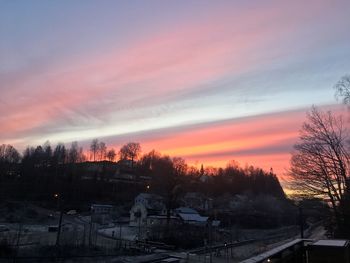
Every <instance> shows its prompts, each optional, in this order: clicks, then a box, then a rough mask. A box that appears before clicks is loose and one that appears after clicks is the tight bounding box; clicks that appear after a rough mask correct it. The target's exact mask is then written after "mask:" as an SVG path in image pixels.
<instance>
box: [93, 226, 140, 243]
mask: <svg viewBox="0 0 350 263" xmlns="http://www.w3.org/2000/svg"><path fill="white" fill-rule="evenodd" d="M120 228H121V229H120ZM120 230H121V238H122V239H125V240H130V241H134V240H135V239H136V236H137V233H138V229H137V227H130V226H114V227H109V228H104V229H100V230H99V231H98V232H99V233H101V234H104V235H107V236H110V237H113V236H114V237H116V238H119V235H120Z"/></svg>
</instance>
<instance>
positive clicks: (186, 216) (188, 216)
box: [175, 207, 208, 226]
mask: <svg viewBox="0 0 350 263" xmlns="http://www.w3.org/2000/svg"><path fill="white" fill-rule="evenodd" d="M175 214H176V215H177V216H178V217H179V218H180V219H181V221H182V222H183V223H184V224H190V225H196V226H206V225H207V223H208V217H207V216H201V215H200V214H199V213H198V212H197V211H196V210H194V209H192V208H189V207H179V208H176V209H175Z"/></svg>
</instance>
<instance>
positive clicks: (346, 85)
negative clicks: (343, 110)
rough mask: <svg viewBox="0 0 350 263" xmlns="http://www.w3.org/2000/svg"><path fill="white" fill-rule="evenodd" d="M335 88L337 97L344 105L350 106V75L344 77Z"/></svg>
mask: <svg viewBox="0 0 350 263" xmlns="http://www.w3.org/2000/svg"><path fill="white" fill-rule="evenodd" d="M334 88H335V96H336V97H337V98H342V100H343V103H344V104H350V75H345V76H343V77H342V78H341V79H340V80H339V81H338V82H337V84H335V86H334Z"/></svg>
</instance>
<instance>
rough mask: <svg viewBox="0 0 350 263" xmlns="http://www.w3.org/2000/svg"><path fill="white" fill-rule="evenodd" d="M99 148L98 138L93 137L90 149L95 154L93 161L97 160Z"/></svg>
mask: <svg viewBox="0 0 350 263" xmlns="http://www.w3.org/2000/svg"><path fill="white" fill-rule="evenodd" d="M98 149H99V143H98V139H93V140H92V142H91V144H90V151H91V154H92V156H93V161H94V162H95V161H96V154H97V152H98Z"/></svg>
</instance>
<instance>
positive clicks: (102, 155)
mask: <svg viewBox="0 0 350 263" xmlns="http://www.w3.org/2000/svg"><path fill="white" fill-rule="evenodd" d="M98 152H99V155H100V156H99V159H100V161H102V160H103V159H104V158H105V157H106V152H107V146H106V144H105V143H104V142H100V143H99V144H98Z"/></svg>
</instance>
